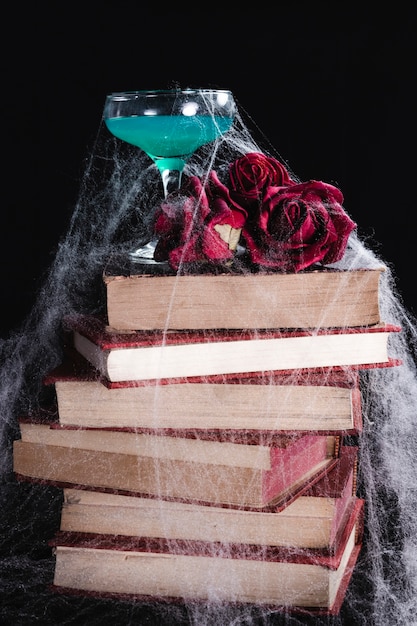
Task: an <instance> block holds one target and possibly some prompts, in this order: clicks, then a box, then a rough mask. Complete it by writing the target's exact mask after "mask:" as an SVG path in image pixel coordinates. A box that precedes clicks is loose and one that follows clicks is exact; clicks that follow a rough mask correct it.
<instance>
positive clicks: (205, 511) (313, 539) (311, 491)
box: [60, 446, 358, 550]
mask: <svg viewBox="0 0 417 626" xmlns="http://www.w3.org/2000/svg"><path fill="white" fill-rule="evenodd" d="M357 454H358V448H357V447H355V446H341V449H340V456H339V458H338V459H337V463H336V465H335V466H334V467H332V468H331V469H330V470H328V471H327V472H326V473H325V475H324V476H323V477H322V478H321V479H320V480H319V481H318V482H316V483H315V484H314V485H312V486H311V487H309V488H308V489H307V490H306V491H305V492H304V494H303V495H300V496H299V497H298V498H296V499H295V500H294V501H293V502H292V503H291V504H289V505H288V506H286V507H285V508H284V509H283V510H282V511H279V512H276V511H269V510H267V511H259V512H258V511H245V510H239V509H227V508H222V507H216V506H201V505H198V504H189V503H182V502H171V501H164V500H155V499H151V498H139V497H138V498H135V497H132V496H123V495H118V494H109V493H103V492H98V491H87V490H81V489H70V488H66V489H64V503H63V506H62V511H61V523H60V529H61V530H62V531H66V532H82V533H95V534H102V535H111V534H112V533H114V534H117V535H125V536H135V535H141V536H145V537H164V538H166V539H173V540H177V539H179V540H191V541H211V542H216V541H217V542H226V543H248V544H253V545H268V546H288V547H289V546H293V547H295V548H320V549H324V548H327V549H329V550H330V549H332V547H333V545H334V543H335V541H336V540H337V531H338V529H339V528H340V526H341V520H342V518H343V517H344V516H345V515H348V514H349V511H350V510H351V508H352V507H353V506H354V505H355V502H356V472H357Z"/></svg>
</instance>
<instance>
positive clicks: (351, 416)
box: [44, 353, 362, 440]
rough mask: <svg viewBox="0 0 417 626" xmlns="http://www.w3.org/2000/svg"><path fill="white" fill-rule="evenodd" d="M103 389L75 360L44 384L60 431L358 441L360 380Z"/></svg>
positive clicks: (351, 375) (286, 377)
mask: <svg viewBox="0 0 417 626" xmlns="http://www.w3.org/2000/svg"><path fill="white" fill-rule="evenodd" d="M153 382H155V384H149V383H147V382H145V381H144V382H143V384H141V385H140V384H135V385H133V386H132V385H128V384H126V385H117V386H114V385H113V384H112V383H109V384H107V379H104V380H103V378H102V377H101V376H100V375H99V374H98V373H97V371H96V370H95V369H94V368H93V367H92V366H91V365H90V364H89V363H88V362H87V361H85V360H84V359H80V358H78V359H77V355H76V354H74V353H72V354H71V355H69V356H67V358H66V359H65V360H64V361H63V362H62V363H61V364H60V365H59V366H58V367H56V368H54V369H53V370H52V371H51V372H50V373H49V374H48V375H47V376H46V377H45V379H44V384H45V385H46V386H53V388H54V389H53V400H52V401H53V404H54V405H55V404H56V407H57V411H58V419H59V422H60V423H61V424H67V425H74V426H83V427H92V428H135V429H136V430H141V431H142V432H156V433H159V434H164V435H174V436H184V437H185V436H190V437H199V438H203V437H209V438H218V439H220V438H227V439H232V438H233V437H236V438H239V439H240V440H242V439H243V438H244V437H246V438H249V437H250V436H252V437H253V438H259V437H263V438H264V439H265V438H266V437H267V436H271V435H272V433H273V432H275V431H281V432H283V431H288V432H306V431H310V432H311V431H314V432H322V433H328V434H332V433H334V434H338V433H340V432H343V433H344V434H358V433H359V432H361V431H362V410H361V393H360V381H359V372H358V371H357V370H351V369H347V370H341V371H333V372H325V373H319V372H316V373H314V372H306V373H304V375H301V374H299V373H298V372H297V373H295V374H294V373H292V374H288V373H287V374H284V373H275V374H273V375H272V374H260V375H258V376H255V375H254V376H251V377H249V376H248V377H245V376H236V377H234V378H232V377H230V378H228V379H227V380H225V381H223V382H214V381H212V382H210V381H204V380H200V381H189V380H186V381H184V380H182V381H178V380H177V381H171V382H170V383H169V384H158V381H153Z"/></svg>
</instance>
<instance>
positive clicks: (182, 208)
mask: <svg viewBox="0 0 417 626" xmlns="http://www.w3.org/2000/svg"><path fill="white" fill-rule="evenodd" d="M246 217H247V214H246V211H245V210H244V209H242V208H241V207H239V206H235V205H234V204H233V203H232V201H231V199H230V195H229V190H228V188H227V187H226V186H225V185H223V184H222V183H221V182H220V180H219V179H218V176H217V174H216V172H215V171H211V172H210V174H209V176H208V178H207V181H206V183H205V184H204V185H203V183H202V182H201V180H200V179H199V178H198V177H197V176H191V177H189V178H185V182H184V184H183V185H182V187H181V189H180V190H179V192H176V193H173V194H171V195H170V196H168V198H167V199H166V200H165V201H164V202H163V203H162V205H161V207H160V209H159V212H158V214H157V216H156V222H155V234H156V235H157V236H158V237H159V241H158V244H157V247H156V250H155V254H154V257H155V260H157V261H163V260H168V261H169V264H170V265H171V267H173V268H174V269H175V270H178V268H179V267H180V265H181V263H192V262H196V261H205V262H219V261H220V262H221V261H227V260H229V259H231V258H233V255H234V247H236V244H237V239H238V238H239V236H240V231H241V229H242V226H243V224H244V222H245V220H246Z"/></svg>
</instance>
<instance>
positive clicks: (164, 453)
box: [13, 421, 340, 508]
mask: <svg viewBox="0 0 417 626" xmlns="http://www.w3.org/2000/svg"><path fill="white" fill-rule="evenodd" d="M20 430H21V439H19V440H16V441H14V450H13V463H14V471H15V473H16V474H17V475H18V476H20V477H22V478H25V477H26V478H29V479H30V478H32V479H38V480H40V481H42V482H54V483H55V484H62V485H65V486H70V485H73V486H83V487H86V488H91V489H98V490H113V491H120V492H122V493H126V494H131V493H133V494H135V495H150V496H153V497H160V498H168V499H169V498H173V499H180V500H184V501H198V502H200V503H201V504H204V503H206V504H214V503H215V504H219V505H222V504H223V505H230V506H237V507H239V506H243V507H255V508H256V507H264V506H267V505H276V506H285V505H286V504H287V503H289V501H290V500H292V499H294V498H295V497H296V496H297V495H301V493H302V492H303V491H305V490H306V489H307V488H308V486H309V485H310V484H311V483H312V482H316V481H317V480H319V478H320V477H321V476H322V475H323V474H324V472H325V471H326V470H327V469H329V468H330V466H332V465H333V464H334V463H335V462H336V458H337V457H338V454H339V444H340V438H339V437H336V436H331V435H305V436H295V437H282V439H281V441H280V445H278V443H277V442H276V441H275V445H273V446H263V445H246V444H240V443H230V442H219V441H200V440H195V439H188V438H176V437H162V436H150V435H144V434H136V433H130V432H117V431H106V430H86V429H64V428H51V427H50V426H49V425H48V424H42V423H37V422H30V421H28V422H25V421H21V423H20Z"/></svg>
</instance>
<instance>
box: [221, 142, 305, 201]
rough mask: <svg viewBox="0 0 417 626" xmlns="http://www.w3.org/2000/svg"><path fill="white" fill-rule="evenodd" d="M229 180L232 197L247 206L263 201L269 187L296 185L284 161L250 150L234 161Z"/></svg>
mask: <svg viewBox="0 0 417 626" xmlns="http://www.w3.org/2000/svg"><path fill="white" fill-rule="evenodd" d="M229 180H230V183H229V189H230V195H231V197H232V199H233V200H234V201H235V202H237V203H238V204H240V205H241V206H243V207H247V208H250V207H252V206H253V205H256V204H257V203H259V202H261V201H262V198H263V196H264V194H265V192H266V191H267V189H268V188H269V187H282V186H287V185H295V182H294V181H292V180H291V178H290V176H289V174H288V172H287V170H286V169H285V167H284V166H283V165H282V163H280V162H279V161H277V159H274V158H273V157H268V156H266V155H265V154H262V153H261V152H249V153H248V154H245V155H244V156H242V157H240V158H239V159H237V160H236V161H234V162H233V163H232V164H231V165H230V168H229Z"/></svg>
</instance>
